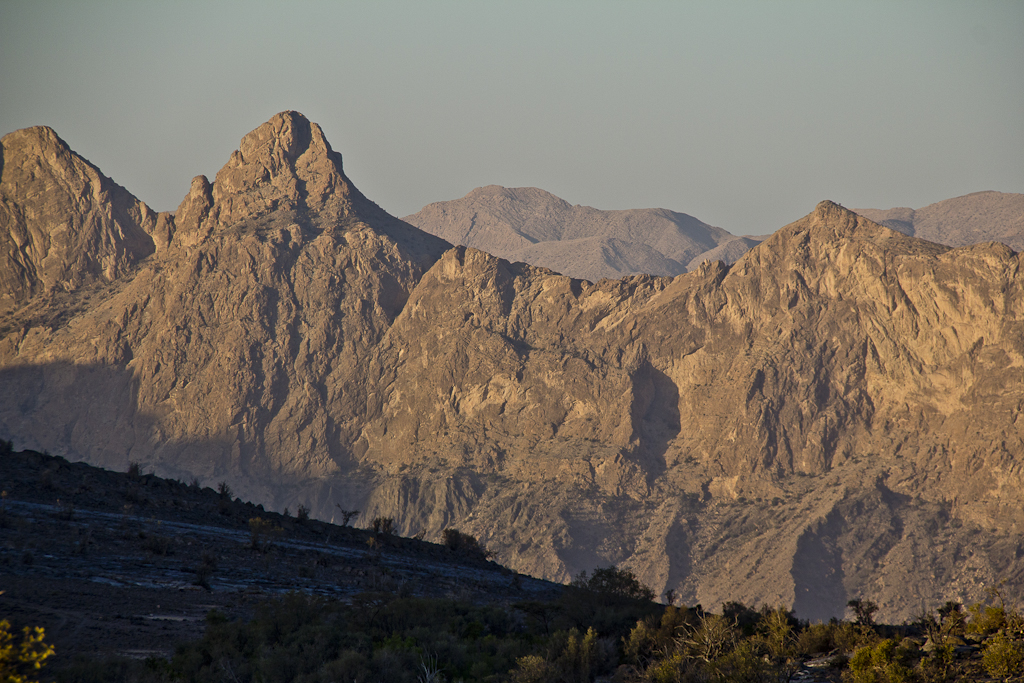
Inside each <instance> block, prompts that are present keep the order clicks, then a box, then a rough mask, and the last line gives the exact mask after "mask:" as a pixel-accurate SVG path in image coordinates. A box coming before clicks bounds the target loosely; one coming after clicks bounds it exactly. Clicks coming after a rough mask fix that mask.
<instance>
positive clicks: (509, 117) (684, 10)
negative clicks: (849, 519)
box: [0, 0, 1024, 234]
mask: <svg viewBox="0 0 1024 683" xmlns="http://www.w3.org/2000/svg"><path fill="white" fill-rule="evenodd" d="M1021 36H1024V2H1020V1H1008V2H984V1H977V0H973V1H970V2H941V1H936V0H928V1H926V2H895V1H888V0H887V1H885V2H871V1H867V0H859V1H858V2H834V1H829V2H826V1H814V2H768V1H759V2H727V1H721V0H716V1H715V2H706V3H696V2H694V3H686V2H642V1H639V0H632V1H628V2H594V1H592V0H591V1H588V2H552V1H551V0H547V1H544V2H522V1H517V2H508V3H505V2H494V1H490V0H488V1H486V2H428V1H424V0H416V1H408V2H387V1H381V0H375V1H373V2H289V3H261V2H253V1H250V0H247V1H246V2H164V3H157V2H138V1H137V0H132V1H130V2H89V1H83V2H71V1H66V2H48V1H46V0H30V1H28V2H20V1H13V0H0V134H6V133H8V132H10V131H12V130H15V129H18V128H24V127H26V126H32V125H39V124H46V125H49V126H52V127H53V128H55V129H56V130H57V132H58V133H59V134H60V135H61V136H62V137H63V138H64V139H65V140H66V141H67V142H68V144H69V145H70V146H71V147H72V148H73V149H74V150H76V151H77V152H79V153H80V154H82V155H83V156H85V157H86V158H87V159H89V160H90V161H92V162H93V163H94V164H96V165H97V166H99V167H100V169H102V170H103V171H104V173H106V174H107V175H109V176H111V177H112V178H114V180H116V181H117V182H118V183H120V184H121V185H124V186H125V187H127V188H128V189H129V190H130V191H131V192H133V193H134V194H135V195H137V196H138V197H139V198H141V199H142V200H144V201H146V202H147V203H149V204H150V205H151V206H152V207H154V208H156V209H161V210H167V209H173V208H175V207H176V206H177V204H178V203H179V202H180V201H181V199H182V198H183V197H184V196H185V194H186V192H187V191H188V188H189V183H190V180H191V178H192V176H194V175H198V174H200V173H202V174H205V175H207V176H209V177H211V178H212V177H213V175H214V174H215V173H216V172H217V170H218V169H219V168H220V167H221V166H222V165H223V164H224V163H225V162H226V161H227V159H228V157H229V155H230V153H231V151H232V150H234V149H235V148H237V146H238V142H239V139H240V138H241V137H242V136H243V135H245V134H246V133H247V132H248V131H250V130H251V129H253V128H255V127H256V126H258V125H259V124H261V123H263V122H264V121H266V120H267V119H268V118H270V117H271V116H272V115H273V114H275V113H276V112H278V111H281V110H285V109H296V110H298V111H301V112H302V113H304V114H305V115H306V116H307V117H309V118H310V119H311V120H312V121H316V122H318V123H319V124H320V125H321V126H322V127H323V129H324V132H325V133H326V135H327V138H328V139H329V140H330V141H331V144H332V146H333V147H334V148H335V149H336V150H338V151H339V152H341V153H342V155H343V156H344V160H345V170H346V172H347V173H348V175H349V177H351V178H352V180H353V181H354V182H355V184H356V185H357V186H358V187H359V188H360V189H361V190H362V191H363V192H364V193H365V194H366V195H367V196H369V197H370V198H371V199H373V200H374V201H376V202H377V203H379V204H380V205H381V206H383V207H384V208H385V209H387V210H388V211H390V212H391V213H393V214H395V215H398V216H404V215H406V214H409V213H413V212H415V211H418V210H419V209H420V208H421V207H422V206H423V205H424V204H427V203H429V202H433V201H441V200H448V199H455V198H458V197H461V196H463V195H464V194H466V193H467V192H469V191H470V190H471V189H473V188H474V187H478V186H480V185H488V184H499V185H505V186H510V187H518V186H535V187H541V188H544V189H546V190H548V191H550V192H553V193H555V194H556V195H558V196H560V197H562V198H563V199H565V200H567V201H569V202H571V203H574V204H587V205H590V206H594V207H597V208H600V209H627V208H643V207H664V208H669V209H673V210H676V211H682V212H685V213H689V214H692V215H694V216H696V217H697V218H700V219H701V220H703V221H706V222H708V223H712V224H714V225H718V226H721V227H723V228H726V229H727V230H730V231H732V232H734V233H738V234H744V233H751V234H757V233H764V232H770V231H772V230H774V229H776V228H778V227H780V226H782V225H784V224H786V223H788V222H790V221H793V220H795V219H797V218H799V217H800V216H802V215H804V214H806V213H808V212H809V211H811V210H812V209H813V208H814V205H815V204H816V203H817V202H818V201H820V200H822V199H832V200H835V201H838V202H840V203H841V204H844V205H846V206H848V207H851V208H853V207H871V208H890V207H892V206H911V207H915V208H917V207H921V206H924V205H926V204H930V203H932V202H935V201H939V200H941V199H946V198H949V197H955V196H959V195H963V194H967V193H969V192H976V191H979V190H1000V191H1003V192H1024V39H1022V38H1021Z"/></svg>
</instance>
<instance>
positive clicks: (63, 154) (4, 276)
mask: <svg viewBox="0 0 1024 683" xmlns="http://www.w3.org/2000/svg"><path fill="white" fill-rule="evenodd" d="M168 235H169V216H168V215H166V214H159V215H158V214H156V213H155V212H153V211H152V210H150V208H149V207H148V206H146V205H145V204H144V203H143V202H141V201H139V200H138V199H136V198H135V197H134V196H132V194H131V193H129V192H128V191H127V190H125V189H124V188H123V187H121V186H120V185H118V184H117V183H115V182H114V181H112V180H111V179H110V178H108V177H106V176H105V175H103V174H102V173H101V172H100V170H99V169H97V168H96V167H95V166H93V165H92V164H91V163H89V162H88V161H87V160H85V159H84V158H82V157H81V156H79V155H78V154H76V153H75V152H73V151H72V150H71V148H70V147H68V145H67V143H65V142H64V141H63V140H62V139H61V138H60V136H59V135H57V133H56V132H55V131H54V130H53V129H52V128H49V127H48V126H36V127H34V128H25V129H22V130H18V131H15V132H13V133H10V134H8V135H5V136H4V137H3V138H2V139H0V312H3V311H6V310H10V309H12V308H14V307H16V306H18V305H20V304H21V303H23V302H25V301H26V300H28V299H29V298H31V297H32V296H34V295H36V294H40V293H45V292H52V291H71V290H74V289H77V288H79V287H81V286H82V285H84V284H87V283H89V282H91V281H94V280H97V279H102V280H107V281H110V280H114V279H116V278H118V277H121V276H122V275H124V274H125V273H127V272H128V271H129V270H130V269H131V268H132V267H133V266H134V264H135V263H137V262H138V261H139V260H140V259H143V258H145V257H146V256H148V255H149V254H152V253H153V252H154V251H155V250H157V249H160V248H162V247H164V246H166V244H167V239H168Z"/></svg>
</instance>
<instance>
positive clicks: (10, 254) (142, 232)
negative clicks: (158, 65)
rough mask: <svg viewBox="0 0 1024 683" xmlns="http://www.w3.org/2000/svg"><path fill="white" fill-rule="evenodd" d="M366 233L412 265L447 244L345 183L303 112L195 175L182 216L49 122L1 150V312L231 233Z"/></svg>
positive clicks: (13, 137) (427, 260)
mask: <svg viewBox="0 0 1024 683" xmlns="http://www.w3.org/2000/svg"><path fill="white" fill-rule="evenodd" d="M257 225H262V226H264V227H268V226H275V228H287V227H288V226H290V225H300V226H302V227H303V228H304V229H310V230H313V231H314V232H322V231H329V230H339V229H340V230H348V229H353V228H357V227H358V228H359V229H368V230H370V231H371V232H373V233H375V234H377V235H379V236H380V237H382V238H384V239H385V240H387V241H388V242H389V243H390V244H392V245H393V247H394V248H396V249H397V250H398V252H399V253H400V255H401V257H402V258H404V259H406V260H409V261H411V262H414V263H415V264H416V265H417V267H418V268H426V267H429V265H430V264H431V263H433V262H434V261H436V260H437V258H438V257H440V255H441V254H442V253H443V252H444V251H445V250H446V249H448V248H449V247H450V246H451V245H449V244H448V243H447V242H445V241H443V240H440V239H438V238H436V237H434V236H431V235H427V234H425V233H423V232H421V231H420V230H418V229H416V228H414V227H412V226H410V225H408V224H406V223H404V222H402V221H400V220H398V219H397V218H395V217H393V216H391V215H390V214H388V213H387V212H386V211H384V210H383V209H381V208H380V207H379V206H377V205H376V204H374V203H373V202H372V201H370V200H369V199H367V198H366V197H365V196H364V195H363V194H362V193H361V192H360V191H359V190H358V189H357V188H356V187H355V186H354V185H353V184H352V182H351V181H350V180H349V179H348V178H347V177H346V176H345V173H344V171H343V169H342V158H341V155H340V154H339V153H337V152H335V151H334V150H333V149H331V146H330V143H329V142H328V141H327V138H326V137H325V136H324V133H323V131H322V130H321V129H320V126H318V125H317V124H315V123H312V122H310V121H309V120H308V119H306V117H304V116H303V115H302V114H300V113H298V112H294V111H286V112H282V113H280V114H277V115H275V116H273V117H272V118H271V119H270V120H269V121H267V122H266V123H264V124H263V125H261V126H259V127H258V128H256V129H255V130H253V131H252V132H250V133H249V134H247V135H246V136H244V137H243V138H242V140H241V143H240V145H239V148H238V150H236V151H235V152H234V153H232V155H231V157H230V159H229V160H228V162H227V163H226V164H225V165H224V166H223V168H221V169H220V171H218V173H217V175H216V178H215V179H214V181H213V182H212V183H211V182H210V181H209V180H208V179H207V178H206V177H205V176H196V177H195V178H193V180H192V185H191V188H190V189H189V192H188V194H187V195H186V196H185V198H184V199H183V200H182V202H181V204H180V205H179V206H178V209H177V211H176V212H175V213H174V214H173V215H172V214H170V213H166V212H164V213H159V214H158V213H155V212H153V211H152V210H150V209H149V207H148V206H146V204H145V203H143V202H141V201H140V200H138V199H137V198H136V197H134V196H133V195H132V194H131V193H130V192H128V191H127V190H126V189H124V188H123V187H121V186H120V185H118V184H117V183H115V182H114V181H112V180H111V179H110V178H108V177H106V176H105V175H103V174H102V173H101V172H100V170H99V169H98V168H96V167H95V166H93V165H92V164H91V163H89V162H88V161H87V160H85V159H84V158H82V157H81V156H79V155H78V154H76V153H75V152H74V151H72V150H71V148H70V147H69V146H68V145H67V143H65V142H64V141H63V140H62V139H61V138H60V136H58V135H57V133H56V132H55V131H54V130H53V129H52V128H49V127H46V126H37V127H34V128H26V129H24V130H19V131H15V132H13V133H11V134H9V135H7V136H5V137H4V138H3V140H2V153H0V312H3V311H7V310H11V309H13V308H16V307H18V306H20V305H21V304H23V303H25V302H26V301H27V300H28V299H30V298H32V297H33V296H35V295H37V294H41V293H45V292H52V291H72V290H76V289H78V288H79V287H81V286H82V285H84V284H88V283H89V282H92V281H95V280H105V281H112V280H115V279H118V278H120V277H122V276H124V275H125V274H127V273H128V272H129V271H130V270H131V269H132V268H134V267H135V266H136V265H137V264H138V263H139V262H140V261H141V260H142V259H144V258H146V257H148V256H150V255H151V254H153V253H154V252H161V251H163V250H165V249H171V250H174V249H186V250H187V249H192V248H194V247H197V246H199V245H201V244H203V243H204V242H205V241H206V240H208V239H209V238H210V237H211V235H214V234H215V233H218V232H224V231H228V230H230V229H233V228H238V229H244V228H245V227H246V226H249V227H254V226H257Z"/></svg>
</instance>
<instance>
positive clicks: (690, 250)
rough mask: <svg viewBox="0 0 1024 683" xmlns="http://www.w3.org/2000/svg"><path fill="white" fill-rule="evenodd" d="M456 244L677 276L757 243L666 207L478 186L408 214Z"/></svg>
mask: <svg viewBox="0 0 1024 683" xmlns="http://www.w3.org/2000/svg"><path fill="white" fill-rule="evenodd" d="M404 220H406V221H408V222H409V223H411V224H412V225H415V226H416V227H418V228H420V229H421V230H424V231H426V232H429V233H430V234H432V235H437V236H438V237H441V238H443V239H445V240H447V241H449V242H451V243H452V244H459V245H463V246H467V247H474V248H476V249H480V250H481V251H486V252H487V253H489V254H493V255H495V256H498V257H500V258H504V259H507V260H509V261H513V262H514V261H522V262H525V263H529V264H531V265H535V266H541V267H544V268H550V269H551V270H554V271H556V272H559V273H562V274H564V275H569V276H570V277H576V278H584V279H587V280H590V281H592V282H597V281H598V280H600V279H601V278H620V277H622V276H624V275H636V274H641V273H647V274H651V275H666V276H675V275H679V274H681V273H685V272H687V269H690V270H692V269H694V268H696V267H697V266H699V265H700V264H701V263H702V262H703V261H705V260H708V259H713V260H721V261H724V262H726V263H732V262H733V261H735V260H736V259H737V258H739V257H740V256H742V255H743V253H744V252H746V251H747V249H749V248H750V247H752V246H753V245H755V244H757V243H758V240H755V239H751V238H746V237H736V236H735V235H732V234H730V233H728V232H726V231H725V230H722V229H721V228H716V227H713V226H710V225H708V224H706V223H702V222H701V221H699V220H697V219H696V218H694V217H693V216H688V215H686V214H684V213H677V212H675V211H668V210H666V209H633V210H628V211H600V210H598V209H594V208H591V207H589V206H573V205H571V204H569V203H568V202H566V201H564V200H562V199H559V198H558V197H556V196H554V195H553V194H551V193H549V192H545V191H544V190H539V189H537V188H534V187H519V188H506V187H500V186H498V185H489V186H487V187H479V188H477V189H475V190H473V191H472V192H470V193H469V194H467V195H466V196H465V197H463V198H462V199H457V200H454V201H449V202H436V203H434V204H429V205H427V206H425V207H423V209H421V210H420V211H419V212H418V213H415V214H413V215H411V216H406V217H405V219H404Z"/></svg>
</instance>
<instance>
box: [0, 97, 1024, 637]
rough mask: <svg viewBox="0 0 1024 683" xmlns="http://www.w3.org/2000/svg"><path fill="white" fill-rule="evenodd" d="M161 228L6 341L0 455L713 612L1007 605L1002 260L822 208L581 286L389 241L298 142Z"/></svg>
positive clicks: (1019, 435) (1009, 416)
mask: <svg viewBox="0 0 1024 683" xmlns="http://www.w3.org/2000/svg"><path fill="white" fill-rule="evenodd" d="M5 140H6V138H5ZM4 173H5V178H6V170H5V171H4ZM17 201H18V202H21V203H20V204H16V205H17V206H29V205H31V202H30V201H29V200H28V199H27V198H23V197H19V198H17ZM68 220H77V219H74V217H73V216H72V217H71V218H69V219H68ZM174 223H175V226H176V227H175V229H174V231H173V232H172V233H170V234H171V237H170V244H169V246H167V248H164V249H161V250H160V251H157V252H155V253H153V254H152V255H150V256H149V257H148V258H146V259H144V260H142V261H140V262H138V263H137V264H136V265H135V270H132V271H129V272H127V273H126V274H125V275H122V276H121V277H120V278H119V279H116V280H114V281H113V282H111V283H109V284H105V285H104V284H93V285H89V286H85V287H82V288H80V289H79V290H78V291H76V292H72V293H70V294H67V295H63V296H62V297H55V298H53V299H52V300H43V299H42V298H39V297H36V298H35V299H30V300H29V301H28V302H27V303H26V304H24V305H22V306H21V307H20V308H18V309H17V310H16V311H14V312H13V313H11V314H10V315H9V316H8V317H7V318H5V319H3V321H2V329H3V333H2V336H0V385H2V386H3V387H4V389H5V391H4V392H0V438H13V439H14V440H15V444H16V446H19V447H20V446H27V447H34V448H38V449H48V450H50V451H51V452H53V453H59V454H63V455H67V456H69V457H71V458H73V459H86V460H89V461H91V462H93V463H96V464H100V465H104V466H107V467H113V468H120V469H123V468H125V467H126V466H127V463H128V461H129V460H135V461H139V462H142V463H143V464H144V465H145V466H146V468H147V469H155V470H156V471H157V472H159V473H161V474H165V475H171V476H181V477H186V478H187V477H190V476H192V475H196V476H199V477H201V478H202V479H203V480H204V481H205V482H207V483H213V482H216V481H220V480H222V479H223V480H227V481H228V482H229V483H230V484H231V485H232V488H233V489H235V490H236V491H237V492H238V493H239V494H241V495H242V496H243V497H247V498H253V499H254V500H259V501H261V502H264V503H265V504H267V505H270V506H274V507H277V508H283V507H284V506H286V505H287V506H290V507H294V506H295V505H296V504H297V503H303V504H306V505H308V506H309V507H311V508H312V510H313V512H314V514H316V515H317V516H320V517H323V518H326V519H330V518H331V516H332V515H333V514H334V513H335V512H336V507H335V504H336V503H341V504H342V506H343V507H345V508H346V509H359V510H362V511H363V517H364V519H370V518H372V517H374V516H377V515H387V516H394V517H395V518H396V520H397V522H398V524H399V527H400V529H401V530H402V531H403V532H405V533H410V534H411V533H417V532H425V533H426V534H427V537H428V538H430V537H433V536H434V535H436V534H438V533H439V532H440V530H441V529H443V528H445V527H448V526H455V527H458V528H459V529H462V530H463V531H467V532H469V533H472V534H474V535H476V536H478V537H479V538H480V539H481V540H482V541H483V542H484V544H485V545H487V546H488V547H489V548H493V549H494V550H496V551H497V552H498V558H499V559H500V560H501V561H503V562H506V563H508V564H510V565H511V566H513V567H515V568H516V569H518V570H520V571H527V572H530V573H534V574H537V575H541V576H546V577H549V578H555V579H566V578H568V577H569V576H571V575H572V574H575V573H577V572H578V571H579V570H581V569H592V568H593V567H595V566H597V565H607V564H609V563H617V564H622V565H624V566H627V567H629V568H630V569H632V570H634V571H636V572H637V574H638V575H639V576H640V577H641V578H642V579H643V580H644V581H646V582H648V583H649V584H651V585H652V586H653V587H654V588H655V589H656V590H657V591H659V592H660V591H662V590H664V589H666V588H673V589H676V590H677V592H678V593H679V594H680V595H681V596H682V598H683V599H684V600H685V601H687V602H689V603H691V604H692V603H696V602H701V603H702V604H704V605H705V606H707V607H709V608H716V607H717V606H718V604H719V603H721V602H722V601H724V600H742V601H744V602H747V603H748V604H761V603H762V602H768V603H784V604H787V605H795V606H796V608H797V612H798V614H799V615H800V616H801V617H805V618H827V617H828V616H832V615H834V614H839V613H841V612H842V611H843V609H844V608H845V602H846V600H847V599H849V598H850V597H857V596H863V597H869V598H870V599H872V600H875V601H876V602H878V603H879V604H880V605H881V606H882V613H881V616H882V617H883V618H886V619H896V620H899V619H900V618H904V617H908V616H910V615H911V614H912V613H913V612H915V611H916V610H918V609H919V608H920V605H921V603H922V601H924V602H925V603H926V604H932V603H935V602H937V601H939V600H945V599H951V597H963V598H964V599H968V600H972V599H977V598H978V597H980V596H981V594H982V590H983V588H984V586H985V585H987V584H991V583H994V582H995V581H997V580H998V579H1000V578H1004V577H1005V578H1008V579H1009V580H1010V582H1011V583H1010V584H1008V585H1010V586H1011V589H1012V590H1015V591H1019V590H1020V589H1021V587H1022V586H1024V580H1022V578H1021V577H1022V572H1024V559H1022V558H1021V557H1019V556H1018V555H1019V553H1018V552H1017V547H1018V543H1019V538H1020V532H1021V529H1022V525H1024V513H1022V510H1024V506H1022V503H1024V493H1022V492H1024V462H1022V460H1021V454H1022V453H1024V431H1022V430H1024V420H1022V419H1021V406H1022V405H1024V381H1022V380H1024V343H1022V342H1021V340H1022V339H1024V334H1022V332H1024V310H1022V308H1024V297H1022V290H1024V283H1022V280H1021V274H1020V271H1019V256H1018V255H1017V254H1015V253H1013V252H1012V251H1010V250H1009V249H1007V248H1005V247H1002V246H998V245H981V246H974V247H966V248H961V249H950V248H947V247H942V246H939V245H936V244H931V243H927V242H921V241H919V240H915V239H912V238H909V237H906V236H904V235H901V234H899V233H896V232H893V231H891V230H888V229H886V228H883V227H881V226H878V225H876V224H874V223H872V222H870V221H868V220H867V219H865V218H863V217H859V216H857V215H855V214H853V213H851V212H849V211H847V210H845V209H843V208H842V207H839V206H837V205H835V204H833V203H831V202H823V203H822V204H820V205H819V206H818V207H817V208H816V209H815V211H814V212H813V213H811V214H809V215H808V216H807V217H805V218H803V219H801V220H799V221H797V222H795V223H793V224H791V225H789V226H786V227H785V228H782V229H781V230H779V231H778V232H777V233H776V234H775V235H773V236H772V237H771V238H770V239H769V240H767V241H766V242H765V243H764V244H762V245H760V246H758V247H756V248H754V249H752V250H751V251H749V252H748V253H747V254H746V255H745V256H743V257H742V258H741V259H740V260H739V261H738V262H737V263H736V264H735V265H733V266H731V267H728V266H725V265H723V264H722V263H720V262H710V261H709V262H705V263H703V264H701V265H700V266H699V267H697V268H696V269H695V271H694V272H692V273H689V274H686V275H681V276H678V277H675V278H672V279H669V278H657V277H651V276H635V277H629V278H624V279H622V280H617V281H612V280H605V281H602V282H599V283H597V284H592V283H589V282H585V281H580V280H573V279H570V278H568V277H564V276H561V275H557V274H555V273H552V272H550V271H548V270H545V269H542V268H534V267H531V266H527V265H525V264H522V263H518V264H512V263H509V262H507V261H503V260H501V259H498V258H495V257H493V256H491V255H488V254H486V253H483V252H480V251H477V250H475V249H467V248H464V247H459V248H454V249H448V245H447V244H445V243H443V242H441V241H440V240H437V239H436V238H432V237H430V236H427V235H425V234H423V233H421V232H419V231H416V230H415V229H414V228H412V227H411V226H408V225H406V224H404V223H402V222H401V221H398V220H397V219H394V218H392V217H390V216H387V214H385V213H384V212H383V211H382V210H381V209H379V207H376V205H373V204H372V203H371V202H369V201H368V200H366V199H365V198H364V197H362V195H360V194H359V193H358V191H357V190H356V189H355V188H354V187H353V186H352V185H351V183H349V181H348V180H347V178H345V176H344V174H343V173H342V170H341V160H340V156H338V155H337V154H336V153H334V152H332V151H330V147H329V146H328V145H327V143H326V141H325V140H323V137H322V134H321V133H320V132H319V128H318V127H316V126H315V125H313V124H310V123H309V122H308V121H305V119H303V118H302V117H301V116H300V115H298V114H295V113H292V112H288V113H285V114H281V115H278V116H276V117H274V118H273V119H272V120H271V121H270V122H269V123H267V124H265V125H264V126H262V127H261V128H259V129H257V131H254V132H253V133H251V134H250V135H248V136H246V138H244V139H243V143H242V145H241V149H240V151H239V152H237V153H236V154H235V155H233V157H232V159H231V161H229V163H228V164H227V165H226V166H225V168H224V169H222V170H221V172H220V173H218V174H217V178H216V180H215V181H214V183H212V184H210V183H208V182H207V181H206V180H205V179H204V178H202V177H200V178H197V179H196V180H195V181H193V186H192V189H191V190H190V192H189V195H188V197H186V199H185V200H184V201H183V202H182V205H181V207H179V209H178V212H177V215H176V220H175V221H174ZM154 224H155V220H154ZM446 249H447V251H446Z"/></svg>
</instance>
